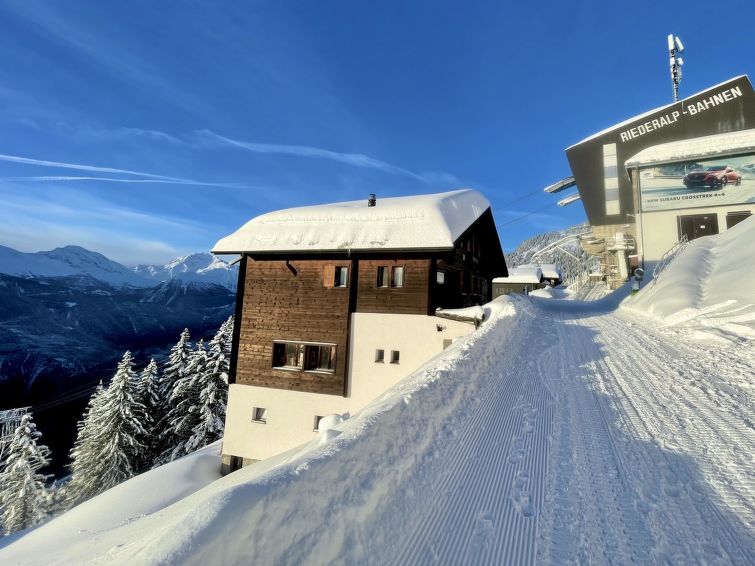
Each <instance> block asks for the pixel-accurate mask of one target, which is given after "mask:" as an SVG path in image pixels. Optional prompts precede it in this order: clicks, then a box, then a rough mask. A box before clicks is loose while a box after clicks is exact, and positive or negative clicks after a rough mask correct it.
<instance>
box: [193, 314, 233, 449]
mask: <svg viewBox="0 0 755 566" xmlns="http://www.w3.org/2000/svg"><path fill="white" fill-rule="evenodd" d="M229 323H230V324H229ZM232 333H233V319H232V318H229V319H228V320H227V321H226V322H224V323H223V324H222V325H221V326H220V329H218V332H217V333H216V334H215V336H214V337H213V339H212V340H210V343H209V348H208V352H207V357H206V361H205V366H204V371H203V372H201V373H197V374H196V378H197V379H198V384H197V385H198V387H197V388H198V390H199V422H198V424H197V426H195V427H194V432H193V434H192V435H191V437H190V438H189V440H188V441H187V442H186V445H185V447H184V453H186V454H188V453H190V452H194V451H195V450H197V449H199V448H202V447H203V446H207V445H208V444H210V443H211V442H215V441H216V440H218V439H219V438H221V437H222V436H223V427H224V426H225V409H226V404H227V402H228V365H229V360H230V354H226V351H227V350H226V345H227V344H229V343H230V340H229V336H230V335H232Z"/></svg>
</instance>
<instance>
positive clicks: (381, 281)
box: [376, 265, 391, 287]
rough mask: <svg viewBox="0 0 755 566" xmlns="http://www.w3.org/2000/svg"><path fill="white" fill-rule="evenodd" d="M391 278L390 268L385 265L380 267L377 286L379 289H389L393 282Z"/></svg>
mask: <svg viewBox="0 0 755 566" xmlns="http://www.w3.org/2000/svg"><path fill="white" fill-rule="evenodd" d="M390 277H391V271H390V268H389V267H387V266H385V265H381V266H379V267H378V268H377V282H376V285H377V286H378V287H388V285H390V282H391V279H390Z"/></svg>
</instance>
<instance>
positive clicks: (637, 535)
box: [375, 299, 755, 564]
mask: <svg viewBox="0 0 755 566" xmlns="http://www.w3.org/2000/svg"><path fill="white" fill-rule="evenodd" d="M516 306H517V309H518V310H519V311H522V310H524V311H528V312H527V315H528V316H527V317H522V316H520V317H518V318H517V324H518V326H517V329H518V331H519V333H520V334H519V336H517V335H512V334H510V333H507V334H506V336H505V338H506V340H504V341H496V340H495V339H494V338H495V333H491V337H489V338H488V339H486V340H481V341H480V342H478V343H477V344H476V347H477V349H476V350H475V355H476V357H477V358H478V360H479V362H480V363H481V364H483V363H484V364H485V365H484V367H480V368H478V369H479V373H480V374H481V375H483V376H484V375H486V374H490V375H491V376H493V378H492V379H487V380H483V381H482V382H481V383H480V384H479V391H477V392H476V398H477V401H478V402H477V405H476V407H475V409H474V411H472V412H470V413H468V414H465V416H464V420H463V421H462V426H461V427H460V428H459V430H458V435H457V436H456V437H455V439H454V441H453V442H452V443H450V444H449V445H448V446H447V448H446V450H445V451H443V452H442V453H441V455H440V460H441V462H442V465H443V466H444V468H445V469H444V470H443V471H441V472H440V473H439V474H438V476H436V477H435V480H436V482H437V484H436V486H435V491H434V492H433V493H432V494H430V497H428V498H426V499H424V498H422V499H420V501H426V502H427V503H426V505H425V506H424V507H423V508H422V509H421V510H420V509H415V512H414V516H415V517H416V518H417V519H416V521H414V522H411V523H410V526H411V529H409V530H408V531H407V532H406V533H405V536H404V537H402V539H399V540H396V541H395V543H396V545H395V548H396V554H395V556H392V555H391V556H392V559H391V560H386V558H387V556H386V554H385V553H383V554H382V555H381V559H380V560H375V562H376V563H377V562H382V563H395V564H433V563H442V564H461V563H467V564H528V563H530V564H534V563H543V564H584V563H597V564H647V563H661V564H699V563H709V564H753V563H755V535H754V533H755V472H754V470H755V466H754V463H755V462H754V454H755V452H754V449H755V431H754V430H753V424H752V421H753V414H755V413H754V412H753V400H752V398H751V396H750V395H749V393H748V390H747V388H749V387H750V386H751V384H750V382H749V381H747V380H748V376H749V378H750V379H751V378H752V376H753V375H755V368H754V367H753V356H752V349H751V348H749V346H747V347H743V348H744V349H740V350H737V349H733V350H727V351H724V350H721V349H720V348H718V347H717V346H714V347H713V348H712V349H707V348H704V347H700V348H695V349H693V348H692V347H690V346H687V345H685V344H684V343H683V342H679V343H675V341H674V336H673V335H671V334H668V333H661V332H658V331H657V330H656V329H654V328H653V327H652V326H651V323H648V322H645V321H643V320H641V319H640V318H639V317H637V316H633V315H631V314H627V313H624V312H619V313H614V312H609V311H607V310H601V309H600V307H592V308H590V307H589V306H588V305H587V304H585V303H583V304H575V302H573V301H568V302H563V301H547V300H546V301H537V300H536V301H531V300H526V299H525V300H523V301H520V302H517V304H516ZM580 307H584V308H580ZM521 314H523V313H521V312H520V315H521ZM524 318H526V320H527V321H528V323H525V324H523V322H524ZM499 324H501V325H505V324H506V322H505V321H502V322H499ZM748 348H749V349H748ZM491 349H493V350H497V352H496V354H493V353H492V352H491V351H490V350H491ZM523 351H528V352H540V354H539V356H537V357H535V358H530V359H529V360H526V361H525V360H522V359H521V358H518V356H517V355H518V354H521V353H522V352H523ZM748 354H749V355H748ZM742 378H744V380H743V379H742ZM738 381H739V382H742V383H741V384H742V387H741V388H737V385H736V384H737V382H738ZM395 519H396V520H398V517H396V518H395ZM404 524H405V525H406V523H404ZM389 555H390V553H389Z"/></svg>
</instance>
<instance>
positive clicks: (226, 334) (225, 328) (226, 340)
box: [213, 315, 233, 360]
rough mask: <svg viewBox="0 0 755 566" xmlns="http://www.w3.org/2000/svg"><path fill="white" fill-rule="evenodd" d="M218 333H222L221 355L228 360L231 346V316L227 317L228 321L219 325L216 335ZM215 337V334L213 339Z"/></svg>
mask: <svg viewBox="0 0 755 566" xmlns="http://www.w3.org/2000/svg"><path fill="white" fill-rule="evenodd" d="M220 333H222V338H221V343H222V345H223V353H224V354H225V357H226V358H227V359H228V360H230V359H231V346H232V344H233V315H231V316H229V317H228V320H226V321H225V322H224V323H223V324H221V325H220V329H219V330H218V334H220ZM217 336H218V335H217V334H216V335H215V338H217ZM213 340H214V339H213Z"/></svg>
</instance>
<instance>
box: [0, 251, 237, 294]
mask: <svg viewBox="0 0 755 566" xmlns="http://www.w3.org/2000/svg"><path fill="white" fill-rule="evenodd" d="M0 273H4V274H6V275H12V276H15V277H24V278H40V277H68V276H77V275H88V276H90V277H93V278H94V279H97V280H99V281H103V282H105V283H108V284H110V285H115V286H130V287H153V286H155V285H158V284H160V283H162V282H164V281H168V280H170V279H181V280H185V281H193V282H195V283H198V284H215V285H222V286H223V287H226V288H227V289H230V290H232V291H233V290H235V288H236V279H237V273H238V267H237V266H236V265H231V264H229V263H226V262H225V261H223V260H221V259H220V258H218V257H217V256H214V255H212V254H210V253H208V252H196V253H192V254H188V255H185V256H181V257H178V258H175V259H172V260H171V261H169V262H167V263H165V264H163V265H160V264H140V265H137V266H136V267H134V268H129V267H126V266H125V265H122V264H120V263H118V262H116V261H113V260H111V259H109V258H108V257H106V256H105V255H103V254H101V253H99V252H95V251H92V250H88V249H86V248H83V247H81V246H76V245H68V246H62V247H58V248H55V249H53V250H49V251H41V252H20V251H18V250H15V249H13V248H10V247H8V246H3V245H0Z"/></svg>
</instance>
